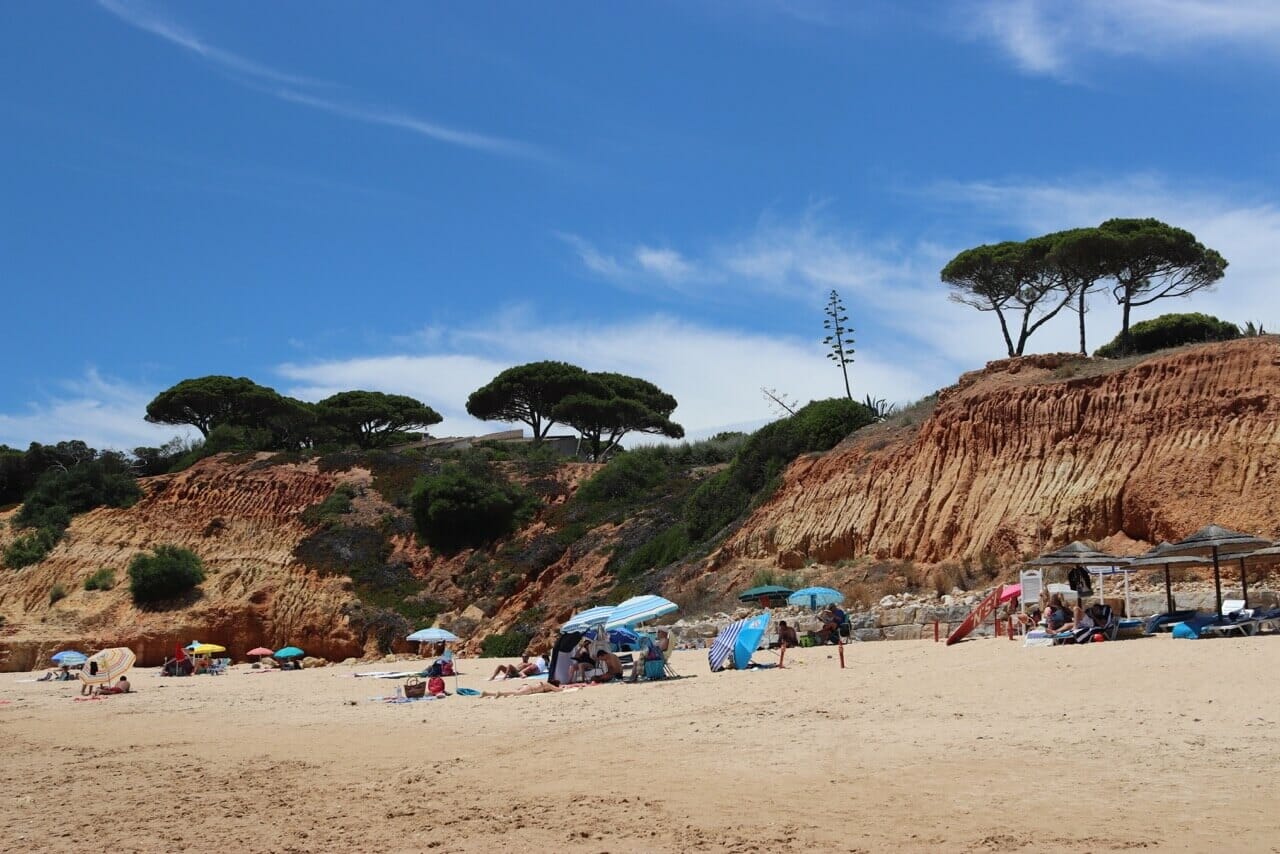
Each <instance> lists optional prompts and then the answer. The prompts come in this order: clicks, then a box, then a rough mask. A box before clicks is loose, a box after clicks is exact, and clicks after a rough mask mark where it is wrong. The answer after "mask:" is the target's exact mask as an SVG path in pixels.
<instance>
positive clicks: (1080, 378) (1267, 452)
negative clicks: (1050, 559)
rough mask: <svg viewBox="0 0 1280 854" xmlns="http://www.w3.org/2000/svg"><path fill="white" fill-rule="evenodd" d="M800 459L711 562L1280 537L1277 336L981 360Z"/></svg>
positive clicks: (1004, 555)
mask: <svg viewBox="0 0 1280 854" xmlns="http://www.w3.org/2000/svg"><path fill="white" fill-rule="evenodd" d="M909 420H910V419H909V418H906V419H904V418H898V419H893V420H891V421H890V422H888V423H886V424H883V425H879V426H877V427H874V428H871V429H868V430H864V431H861V432H859V433H858V434H856V435H855V436H854V437H852V438H851V439H849V440H848V441H846V442H845V443H843V444H842V445H840V446H838V447H837V448H836V449H834V450H832V451H831V452H829V453H827V454H823V455H815V456H813V457H809V458H805V459H802V460H798V461H797V462H796V463H794V464H793V465H792V466H791V467H790V468H789V469H788V471H787V473H786V476H785V482H784V484H783V485H782V487H781V488H780V489H779V490H778V491H777V493H776V494H775V495H774V496H773V497H772V499H771V500H769V501H768V502H767V503H766V504H765V505H764V506H762V507H761V508H760V509H759V511H757V512H756V513H755V514H754V515H753V516H752V517H751V518H750V519H749V520H748V521H747V523H746V524H745V525H744V526H743V527H742V528H741V529H740V530H739V531H738V532H736V533H735V534H734V535H733V536H732V537H731V538H730V539H729V540H728V541H727V542H726V543H725V545H724V547H723V548H722V549H721V551H720V552H719V554H718V555H716V557H715V558H714V561H713V565H714V566H718V567H726V566H729V565H732V564H733V563H734V562H735V561H736V560H753V559H754V560H760V559H770V560H772V561H773V562H776V563H777V564H778V565H781V566H798V565H800V564H801V563H802V562H803V561H804V560H805V559H806V558H813V559H816V560H818V561H822V562H827V561H834V560H838V559H841V558H849V557H855V556H863V555H870V556H874V557H879V558H904V559H912V560H916V561H921V562H936V561H944V560H959V559H965V558H970V559H979V558H983V557H987V558H988V559H991V558H995V559H1005V560H1007V559H1010V558H1018V557H1022V556H1026V555H1031V554H1034V553H1037V552H1039V551H1040V550H1041V549H1043V548H1045V547H1046V546H1050V545H1061V544H1062V543H1065V542H1068V541H1070V540H1074V539H1080V538H1084V539H1092V540H1103V539H1106V538H1108V537H1117V536H1120V537H1127V538H1129V539H1132V540H1138V541H1143V542H1146V543H1151V542H1156V541H1159V540H1162V539H1177V538H1180V537H1183V536H1186V535H1187V534H1189V533H1191V532H1192V531H1193V530H1194V529H1196V528H1198V527H1200V526H1201V525H1204V524H1206V523H1208V522H1217V523H1219V524H1222V525H1226V526H1228V527H1231V528H1237V529H1240V530H1245V531H1250V532H1254V533H1259V534H1264V535H1268V536H1275V535H1276V534H1277V532H1278V531H1280V480H1278V479H1277V474H1280V339H1277V338H1275V337H1271V336H1267V337H1262V338H1250V339H1244V340H1240V341H1235V342H1231V343H1226V344H1212V345H1202V346H1196V347H1189V348H1185V349H1182V350H1179V351H1174V352H1170V353H1166V354H1162V355H1157V356H1154V357H1148V358H1145V359H1140V360H1133V362H1132V363H1131V364H1128V365H1123V364H1122V365H1120V366H1116V365H1115V364H1114V363H1108V362H1105V361H1100V360H1091V359H1084V358H1083V357H1077V356H1066V355H1046V356H1030V357H1026V358H1022V359H1010V360H1005V361H999V362H992V363H991V364H989V365H988V366H987V368H986V369H985V370H984V371H978V372H974V373H970V374H966V375H965V376H964V377H963V378H961V380H960V382H959V383H958V384H957V385H955V386H953V387H951V388H948V389H946V390H945V391H943V392H941V393H940V394H939V396H938V400H937V404H936V407H935V408H934V409H933V411H932V413H931V414H930V415H928V416H927V417H926V418H923V419H922V423H918V424H910V423H904V422H906V421H909Z"/></svg>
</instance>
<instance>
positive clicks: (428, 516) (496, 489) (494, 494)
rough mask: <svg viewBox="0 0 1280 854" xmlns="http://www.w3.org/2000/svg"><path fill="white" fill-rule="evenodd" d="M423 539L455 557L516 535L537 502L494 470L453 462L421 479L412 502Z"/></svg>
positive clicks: (478, 465) (483, 465)
mask: <svg viewBox="0 0 1280 854" xmlns="http://www.w3.org/2000/svg"><path fill="white" fill-rule="evenodd" d="M409 503H410V506H411V507H412V509H413V519H414V523H415V524H416V525H417V529H418V535H419V536H420V537H422V539H423V540H424V541H425V542H426V543H427V544H428V545H430V546H431V547H432V548H433V549H436V550H437V551H439V552H442V553H444V554H454V553H456V552H459V551H461V550H462V549H466V548H479V547H481V546H485V545H488V544H489V543H492V542H493V541H494V540H496V539H498V538H500V537H504V536H506V535H507V534H510V533H511V532H513V531H514V530H515V529H516V527H517V526H518V525H519V524H520V523H521V522H523V521H526V520H527V519H529V518H530V517H531V516H532V514H533V511H534V509H535V508H536V506H537V501H536V499H534V498H533V497H532V496H531V495H529V493H528V492H527V491H525V490H524V489H522V488H521V487H519V486H517V485H516V484H514V483H512V482H511V481H509V480H507V478H506V477H504V476H503V475H502V474H501V473H500V472H498V471H497V470H495V469H493V468H492V467H490V466H488V465H486V464H484V463H478V462H469V463H449V464H448V465H446V466H444V468H442V469H441V471H440V473H439V474H435V475H430V476H427V477H423V478H420V479H419V480H418V482H417V483H416V484H414V487H413V492H412V493H411V495H410V497H409Z"/></svg>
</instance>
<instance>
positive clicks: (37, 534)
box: [4, 528, 62, 569]
mask: <svg viewBox="0 0 1280 854" xmlns="http://www.w3.org/2000/svg"><path fill="white" fill-rule="evenodd" d="M60 539H62V531H61V530H56V531H55V530H51V529H49V528H38V529H36V530H34V531H32V532H31V533H29V534H23V535H22V536H20V537H18V538H17V539H15V540H14V541H13V542H11V543H9V545H8V546H7V547H6V548H5V550H4V564H5V566H7V567H9V568H10V569H22V568H23V567H24V566H31V565H32V564H35V563H39V562H40V561H42V560H44V559H45V556H46V555H47V554H49V552H51V551H53V547H54V546H56V545H57V544H58V540H60Z"/></svg>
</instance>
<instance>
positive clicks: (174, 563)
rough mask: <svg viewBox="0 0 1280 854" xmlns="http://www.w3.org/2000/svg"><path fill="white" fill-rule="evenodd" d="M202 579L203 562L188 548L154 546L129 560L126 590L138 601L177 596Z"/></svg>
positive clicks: (144, 602) (144, 601)
mask: <svg viewBox="0 0 1280 854" xmlns="http://www.w3.org/2000/svg"><path fill="white" fill-rule="evenodd" d="M203 581H204V563H203V562H202V561H201V560H200V557H199V556H198V555H197V554H196V553H195V552H193V551H191V550H190V549H184V548H181V547H179V546H156V548H155V551H154V552H153V553H152V554H146V553H145V552H144V553H141V554H137V555H134V557H133V560H131V561H130V562H129V592H130V593H132V594H133V601H134V602H136V603H137V604H139V605H144V604H149V603H152V602H160V601H163V600H165V599H172V598H173V597H175V596H180V595H182V594H183V593H186V592H188V591H189V590H192V589H194V588H195V587H196V586H198V585H199V584H200V583H201V582H203Z"/></svg>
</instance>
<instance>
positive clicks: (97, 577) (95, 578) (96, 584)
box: [84, 566, 116, 590]
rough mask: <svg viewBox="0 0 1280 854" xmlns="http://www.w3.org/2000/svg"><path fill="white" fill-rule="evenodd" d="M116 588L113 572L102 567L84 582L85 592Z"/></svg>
mask: <svg viewBox="0 0 1280 854" xmlns="http://www.w3.org/2000/svg"><path fill="white" fill-rule="evenodd" d="M115 586H116V573H115V570H111V569H108V568H107V567H105V566H104V567H103V568H102V569H100V570H98V571H97V572H95V573H94V574H93V575H90V576H89V577H88V578H86V579H85V580H84V589H85V590H110V589H111V588H112V587H115Z"/></svg>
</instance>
